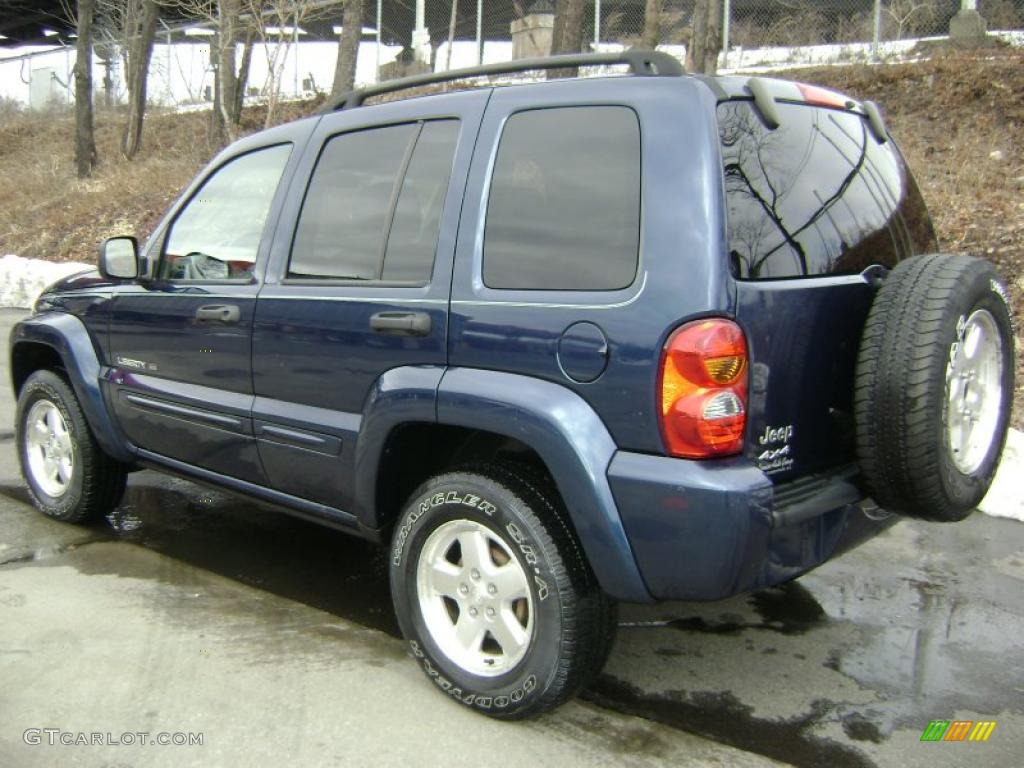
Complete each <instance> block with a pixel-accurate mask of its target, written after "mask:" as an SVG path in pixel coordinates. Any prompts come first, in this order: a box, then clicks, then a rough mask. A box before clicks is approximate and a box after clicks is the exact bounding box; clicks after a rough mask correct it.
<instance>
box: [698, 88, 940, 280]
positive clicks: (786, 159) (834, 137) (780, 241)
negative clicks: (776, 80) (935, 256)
mask: <svg viewBox="0 0 1024 768" xmlns="http://www.w3.org/2000/svg"><path fill="white" fill-rule="evenodd" d="M777 107H778V110H779V120H780V126H779V127H778V128H776V129H775V130H769V129H768V128H766V127H765V126H764V124H763V123H762V122H761V120H760V118H759V116H758V114H757V112H756V111H755V108H754V106H753V103H752V102H749V101H731V102H725V103H724V104H722V105H720V106H719V108H718V123H719V132H720V137H721V143H722V154H723V161H724V166H725V190H726V203H727V213H726V215H727V219H728V231H729V256H730V261H731V265H732V270H733V273H734V274H735V275H736V276H737V277H740V278H747V279H766V278H787V277H800V276H813V275H825V274H843V273H849V274H856V273H859V272H861V271H863V270H864V269H866V268H867V267H869V266H871V265H872V264H883V265H886V266H893V265H895V263H896V262H898V261H899V260H900V259H902V258H905V257H907V256H909V255H912V254H913V253H914V252H915V251H916V250H919V249H920V248H922V247H928V245H929V244H928V242H927V241H928V240H932V241H934V235H933V234H932V230H931V224H930V222H929V220H928V214H927V211H926V210H925V208H924V203H923V202H922V200H921V196H920V193H919V192H918V191H917V187H916V186H915V185H914V182H913V179H912V178H910V177H909V174H908V172H907V170H906V167H905V166H904V164H903V161H902V158H901V157H900V155H899V154H898V152H897V151H896V149H895V147H894V146H893V144H892V142H888V143H886V144H879V143H878V142H877V141H876V140H875V138H874V137H873V135H872V134H871V132H870V130H869V129H868V124H867V121H866V120H864V119H863V118H861V117H859V116H858V115H856V114H854V113H851V112H844V111H841V110H832V109H821V108H817V107H810V106H806V105H797V104H784V103H779V104H778V105H777Z"/></svg>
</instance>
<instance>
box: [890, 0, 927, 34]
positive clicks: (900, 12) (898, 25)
mask: <svg viewBox="0 0 1024 768" xmlns="http://www.w3.org/2000/svg"><path fill="white" fill-rule="evenodd" d="M936 5H937V3H936V0H890V2H889V3H887V4H885V5H884V6H883V8H884V9H885V13H886V15H887V16H888V17H889V21H890V23H891V25H892V26H893V27H894V28H895V29H894V30H893V31H894V36H895V37H896V38H897V39H898V40H902V39H903V36H904V35H908V36H911V37H913V36H915V35H920V34H923V33H926V32H929V31H933V29H934V27H935V24H936V20H937V17H938V8H937V7H936Z"/></svg>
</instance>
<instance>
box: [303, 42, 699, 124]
mask: <svg viewBox="0 0 1024 768" xmlns="http://www.w3.org/2000/svg"><path fill="white" fill-rule="evenodd" d="M609 64H628V65H629V68H630V71H631V72H632V73H633V74H634V75H641V76H647V77H651V76H656V77H678V76H680V75H685V74H686V69H685V68H684V67H683V65H682V64H680V63H679V59H677V58H675V57H674V56H671V55H670V54H667V53H665V52H663V51H638V50H629V51H621V52H620V53H576V54H568V55H564V56H545V57H543V58H535V59H517V60H515V61H507V62H501V63H499V64H485V65H483V66H480V67H466V68H465V69H452V70H448V71H447V72H429V73H427V74H424V75H413V76H412V77H402V78H399V79H397V80H390V81H388V82H386V83H379V84H378V85H369V86H367V87H365V88H357V89H356V90H354V91H349V92H348V93H343V94H341V95H340V96H338V97H336V98H334V99H328V101H327V102H326V103H325V104H324V105H323V106H322V107H321V108H320V110H319V111H320V112H321V113H326V112H334V111H336V110H339V109H352V108H353V107H358V106H361V105H362V103H363V101H364V100H366V99H368V98H370V97H371V96H379V95H381V94H384V93H392V92H394V91H404V90H406V89H407V88H416V87H419V86H421V85H432V84H433V83H447V82H450V81H452V80H462V79H463V78H469V77H484V76H487V75H507V74H512V73H514V72H529V71H530V70H534V69H563V68H569V67H594V66H601V65H609Z"/></svg>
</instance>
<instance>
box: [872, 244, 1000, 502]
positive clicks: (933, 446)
mask: <svg viewBox="0 0 1024 768" xmlns="http://www.w3.org/2000/svg"><path fill="white" fill-rule="evenodd" d="M1006 297H1007V293H1006V289H1005V288H1004V287H1003V285H1002V282H1001V281H1000V280H999V276H998V275H997V274H996V271H995V269H994V268H993V267H992V265H991V264H989V263H988V262H987V261H984V260H982V259H976V258H971V257H968V256H952V255H945V254H936V255H927V256H920V257H916V258H913V259H908V260H907V261H904V262H901V263H900V264H899V265H898V266H897V267H896V268H895V269H894V270H893V271H892V273H890V275H889V276H888V277H887V278H886V280H885V282H884V283H883V284H882V287H881V289H880V290H879V292H878V295H877V296H876V297H875V300H874V303H873V304H872V306H871V311H870V312H869V314H868V319H867V323H866V325H865V328H864V334H863V336H862V339H861V346H860V351H859V354H858V358H857V373H856V386H855V393H854V412H855V416H856V423H857V455H858V460H859V463H860V468H861V471H862V475H863V479H864V482H865V484H866V486H867V489H868V491H869V492H870V493H871V495H872V496H873V497H874V499H875V501H876V502H877V503H878V504H879V505H880V506H882V507H883V508H885V509H889V510H892V511H894V512H900V513H902V514H906V515H910V516H913V517H917V518H921V519H923V520H931V521H936V522H954V521H957V520H962V519H963V518H965V517H966V516H967V515H969V514H970V513H971V511H973V510H974V508H975V507H976V506H977V505H978V503H979V502H980V501H981V500H982V498H983V497H984V496H985V493H986V492H987V491H988V488H989V486H990V485H991V483H992V478H993V476H994V475H995V472H996V468H997V467H998V465H999V458H1000V456H1001V454H1002V451H1003V445H1004V443H1005V441H1006V432H1007V428H1008V426H1009V419H1010V408H1011V405H1012V401H1013V389H1014V386H1013V378H1014V364H1013V330H1012V325H1011V320H1010V310H1009V306H1008V304H1007V298H1006ZM976 312H977V313H979V314H978V315H975V314H974V313H976ZM985 313H987V315H986V314H985ZM975 317H978V318H982V319H983V320H984V322H985V323H988V322H989V320H988V319H989V318H991V320H992V321H993V322H992V323H991V325H992V327H993V328H994V329H995V331H996V332H994V333H992V334H991V335H992V336H994V337H995V336H998V339H999V341H1000V349H999V350H998V351H995V352H993V356H992V359H998V358H1001V365H1002V370H1001V375H998V374H997V375H995V376H993V377H990V378H992V379H994V380H996V381H999V383H1000V385H1001V392H996V391H995V390H994V389H992V388H988V389H985V390H984V391H985V392H990V393H992V394H991V395H990V397H989V398H988V402H991V403H992V407H991V410H989V411H987V412H988V413H990V414H991V419H992V420H991V421H990V422H988V423H990V424H994V431H993V432H992V434H991V438H990V439H988V440H987V442H986V441H985V440H979V441H978V446H977V447H976V448H974V449H972V450H973V455H974V456H976V457H978V458H977V459H976V460H975V461H972V462H968V461H967V460H966V459H967V456H968V454H967V452H966V451H961V450H960V449H958V448H957V447H956V446H954V445H952V442H954V441H953V440H951V438H950V419H951V418H957V417H956V416H955V414H953V413H951V408H950V407H949V396H950V393H951V392H953V393H954V394H955V392H957V391H961V389H960V387H961V386H963V385H962V384H961V383H960V382H959V380H957V376H956V374H955V368H954V367H953V364H952V361H953V360H954V359H957V360H959V359H960V358H959V357H957V355H958V350H959V349H960V344H961V342H962V341H963V336H964V334H965V329H966V328H967V326H968V325H969V324H970V320H969V319H970V318H975ZM988 370H991V367H990V368H989V369H988ZM947 374H949V376H947ZM947 379H949V380H947ZM951 382H952V383H951ZM951 387H956V388H957V389H955V390H954V389H951ZM981 389H982V388H981V387H978V388H977V389H976V390H974V391H975V392H976V391H978V390H981ZM964 391H965V390H964ZM995 408H998V411H996V410H995ZM981 434H987V431H986V430H982V431H981ZM958 461H960V465H959V466H958Z"/></svg>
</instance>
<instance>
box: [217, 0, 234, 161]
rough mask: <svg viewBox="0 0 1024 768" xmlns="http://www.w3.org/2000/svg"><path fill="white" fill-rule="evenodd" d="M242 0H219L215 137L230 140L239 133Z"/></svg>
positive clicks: (222, 141) (224, 141) (218, 141)
mask: <svg viewBox="0 0 1024 768" xmlns="http://www.w3.org/2000/svg"><path fill="white" fill-rule="evenodd" d="M240 9H241V3H240V0H220V2H218V3H217V63H216V71H215V72H214V88H213V136H212V138H213V141H214V143H217V144H221V145H223V144H227V143H230V142H232V141H234V140H235V137H236V136H237V135H238V131H237V127H238V117H237V116H235V115H233V114H232V112H233V111H234V107H235V104H236V102H237V98H238V96H237V94H238V75H237V73H236V70H235V41H236V40H237V39H238V17H239V14H240Z"/></svg>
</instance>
